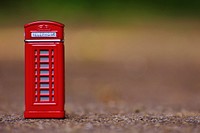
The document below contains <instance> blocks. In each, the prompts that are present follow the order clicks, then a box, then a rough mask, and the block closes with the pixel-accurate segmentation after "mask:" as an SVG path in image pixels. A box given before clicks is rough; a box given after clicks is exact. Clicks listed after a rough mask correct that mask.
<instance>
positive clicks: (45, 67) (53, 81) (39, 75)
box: [24, 21, 65, 118]
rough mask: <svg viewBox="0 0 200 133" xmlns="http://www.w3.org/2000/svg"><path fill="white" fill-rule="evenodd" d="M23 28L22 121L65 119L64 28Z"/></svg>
mask: <svg viewBox="0 0 200 133" xmlns="http://www.w3.org/2000/svg"><path fill="white" fill-rule="evenodd" d="M24 28H25V112H24V117H25V118H64V116H65V111H64V100H65V99H64V98H65V97H64V35H63V34H64V32H63V30H64V25H63V24H61V23H58V22H53V21H35V22H32V23H28V24H26V25H25V26H24Z"/></svg>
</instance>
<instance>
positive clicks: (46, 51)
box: [40, 50, 49, 55]
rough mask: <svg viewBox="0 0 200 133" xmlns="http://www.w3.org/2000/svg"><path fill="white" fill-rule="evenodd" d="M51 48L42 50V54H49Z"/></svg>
mask: <svg viewBox="0 0 200 133" xmlns="http://www.w3.org/2000/svg"><path fill="white" fill-rule="evenodd" d="M48 54H49V50H40V55H48Z"/></svg>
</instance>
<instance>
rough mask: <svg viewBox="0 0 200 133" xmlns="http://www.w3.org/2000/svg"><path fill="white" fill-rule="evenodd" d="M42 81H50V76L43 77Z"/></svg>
mask: <svg viewBox="0 0 200 133" xmlns="http://www.w3.org/2000/svg"><path fill="white" fill-rule="evenodd" d="M40 81H49V77H48V76H41V77H40Z"/></svg>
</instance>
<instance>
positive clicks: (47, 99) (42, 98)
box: [40, 96, 49, 101]
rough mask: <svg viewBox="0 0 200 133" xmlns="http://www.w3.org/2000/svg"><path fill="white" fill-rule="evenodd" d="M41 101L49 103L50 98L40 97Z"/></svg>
mask: <svg viewBox="0 0 200 133" xmlns="http://www.w3.org/2000/svg"><path fill="white" fill-rule="evenodd" d="M40 101H49V96H40Z"/></svg>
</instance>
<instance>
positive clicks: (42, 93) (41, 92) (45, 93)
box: [40, 90, 49, 95]
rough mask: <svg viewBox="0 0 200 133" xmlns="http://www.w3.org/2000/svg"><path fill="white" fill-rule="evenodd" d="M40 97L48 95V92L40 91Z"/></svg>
mask: <svg viewBox="0 0 200 133" xmlns="http://www.w3.org/2000/svg"><path fill="white" fill-rule="evenodd" d="M40 94H41V95H49V90H40Z"/></svg>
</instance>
